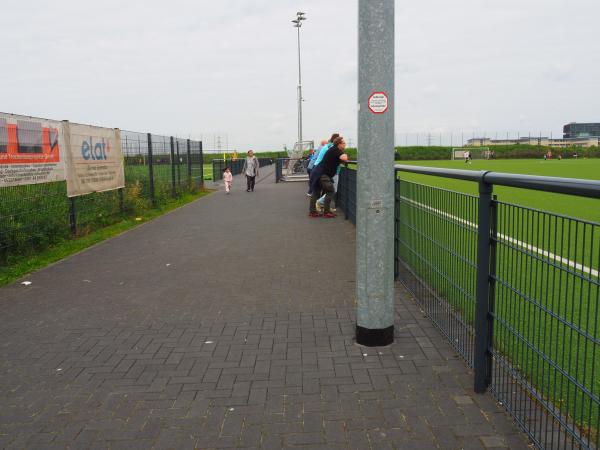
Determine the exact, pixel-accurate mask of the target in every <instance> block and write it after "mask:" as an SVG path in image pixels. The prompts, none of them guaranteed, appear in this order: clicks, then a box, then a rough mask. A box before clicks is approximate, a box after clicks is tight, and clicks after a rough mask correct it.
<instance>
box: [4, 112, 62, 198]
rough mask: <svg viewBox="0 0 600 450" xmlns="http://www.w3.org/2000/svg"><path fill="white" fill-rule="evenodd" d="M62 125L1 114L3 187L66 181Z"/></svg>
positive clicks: (55, 122) (49, 121)
mask: <svg viewBox="0 0 600 450" xmlns="http://www.w3.org/2000/svg"><path fill="white" fill-rule="evenodd" d="M63 137H64V134H63V126H62V122H57V121H52V120H45V119H35V118H33V117H27V116H17V115H13V114H5V113H0V188H1V187H7V186H19V185H25V184H37V183H49V182H51V181H62V180H64V179H65V165H64V160H63V154H62V151H63V149H64V139H63Z"/></svg>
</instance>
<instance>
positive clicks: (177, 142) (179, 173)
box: [175, 139, 181, 190]
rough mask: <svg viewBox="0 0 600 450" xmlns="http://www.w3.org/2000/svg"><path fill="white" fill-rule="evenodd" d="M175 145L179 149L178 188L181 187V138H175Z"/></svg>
mask: <svg viewBox="0 0 600 450" xmlns="http://www.w3.org/2000/svg"><path fill="white" fill-rule="evenodd" d="M175 147H176V149H177V189H179V190H180V189H181V156H180V154H179V139H176V140H175Z"/></svg>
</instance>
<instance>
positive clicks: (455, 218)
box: [400, 196, 600, 278]
mask: <svg viewBox="0 0 600 450" xmlns="http://www.w3.org/2000/svg"><path fill="white" fill-rule="evenodd" d="M400 199H401V200H402V201H404V202H407V203H412V204H413V205H416V206H418V207H419V208H422V209H425V210H428V211H432V212H434V213H435V214H437V215H438V216H441V217H445V218H447V219H451V220H453V221H455V222H458V223H461V224H463V225H466V226H467V227H469V228H472V229H473V230H477V224H475V223H473V222H469V221H468V220H465V219H461V218H460V217H458V216H454V215H452V214H449V213H447V212H444V211H442V210H440V209H436V208H433V207H431V206H428V205H425V204H423V203H419V202H416V201H414V200H411V199H409V198H406V197H403V196H400ZM498 239H499V240H503V241H506V242H509V243H511V244H514V245H516V246H518V247H521V248H524V249H525V250H528V251H530V252H533V253H537V254H538V255H542V256H545V257H547V258H548V259H550V260H552V261H554V262H559V263H560V264H562V265H564V266H567V267H571V268H573V269H575V270H579V271H580V272H583V273H586V274H588V275H592V276H594V277H596V278H598V277H599V276H600V273H599V272H598V271H597V270H596V269H592V268H591V267H587V266H584V265H583V264H579V263H576V262H575V261H571V260H570V259H567V258H563V257H562V256H559V255H555V254H554V253H552V252H549V251H548V250H544V249H541V248H538V247H535V246H533V245H531V244H528V243H527V242H522V241H519V240H517V239H515V238H513V237H510V236H507V235H505V234H502V233H498Z"/></svg>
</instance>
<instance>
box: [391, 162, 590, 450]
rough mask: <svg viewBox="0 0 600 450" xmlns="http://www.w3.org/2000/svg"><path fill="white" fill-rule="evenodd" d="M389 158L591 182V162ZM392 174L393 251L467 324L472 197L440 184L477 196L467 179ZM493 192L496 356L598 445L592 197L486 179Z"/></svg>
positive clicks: (471, 302)
mask: <svg viewBox="0 0 600 450" xmlns="http://www.w3.org/2000/svg"><path fill="white" fill-rule="evenodd" d="M399 163H402V164H410V165H419V166H430V167H447V168H455V169H469V170H490V171H497V172H506V173H522V174H528V175H544V176H558V177H568V178H582V179H595V180H600V160H599V159H590V160H583V159H582V160H562V161H559V160H551V161H543V160H499V161H498V160H495V161H488V160H475V161H473V162H472V164H465V163H464V161H411V162H406V163H405V162H399ZM399 176H400V179H401V180H403V181H406V182H407V183H402V184H401V187H400V191H401V196H402V198H403V202H402V206H401V208H402V209H401V212H400V220H401V222H402V226H401V227H400V230H401V231H400V243H401V244H400V248H399V253H400V256H401V258H402V260H403V261H405V262H406V263H407V264H408V266H409V267H411V269H412V270H413V271H414V272H415V273H416V274H417V275H418V277H419V278H420V279H421V280H423V281H424V282H425V283H427V285H428V286H429V289H430V292H435V293H436V296H437V297H438V298H440V299H445V301H447V302H448V303H449V304H450V305H452V307H453V309H454V310H456V311H460V313H461V317H462V318H463V319H465V320H466V322H467V323H468V324H472V322H473V317H474V305H475V300H474V298H475V297H474V295H475V261H476V250H477V233H476V222H477V202H476V199H474V198H470V197H469V196H464V195H462V194H455V193H453V192H449V191H455V192H462V193H466V194H473V195H477V191H478V186H477V183H474V182H468V181H460V180H452V179H446V178H440V177H431V176H427V175H420V174H410V173H406V172H400V175H399ZM414 182H416V183H419V184H415V183H414ZM423 184H425V185H429V186H434V187H437V188H444V190H440V189H430V188H427V187H424V186H422V185H423ZM494 193H495V194H496V195H497V196H498V200H499V201H500V202H501V203H500V205H499V207H498V224H497V227H498V228H497V233H498V234H497V256H496V258H495V264H496V266H495V275H494V276H495V279H496V280H497V281H496V283H495V289H496V290H495V297H494V298H495V311H494V317H495V322H494V323H495V325H494V326H495V334H494V348H495V351H496V358H499V357H502V358H505V359H506V360H507V361H509V363H510V370H511V371H512V372H513V373H514V375H513V376H515V377H516V378H517V379H520V380H523V381H524V380H526V382H527V383H531V384H532V385H533V386H535V390H536V392H538V393H540V395H541V396H542V397H541V398H540V400H547V401H548V402H549V404H550V405H551V406H550V408H555V407H557V408H560V409H561V411H564V412H566V413H567V414H568V416H569V417H570V418H572V419H573V420H574V422H575V423H576V424H577V426H578V427H579V429H580V430H581V433H582V434H583V435H585V436H587V437H588V439H590V440H592V441H593V442H598V428H599V424H600V408H599V403H598V402H597V400H594V399H596V397H595V395H597V394H596V393H597V392H599V391H600V377H598V376H597V374H598V373H600V345H598V342H599V341H598V339H600V322H599V320H600V319H599V316H598V314H599V311H600V309H599V307H600V304H599V303H598V299H599V298H600V297H599V295H600V290H599V289H600V287H599V284H598V271H599V270H600V267H599V266H600V258H599V257H598V256H599V252H598V249H599V248H600V233H599V231H600V199H588V198H579V197H575V196H570V195H562V194H551V193H546V192H539V191H532V190H526V189H517V188H507V187H502V186H495V187H494ZM507 203H509V204H514V205H521V206H525V207H528V208H534V209H537V210H542V211H549V212H553V213H558V214H560V215H565V216H570V217H574V218H577V219H585V220H587V221H590V222H593V223H595V224H593V223H585V222H581V221H578V220H570V219H563V218H561V217H556V216H554V215H552V214H546V213H541V212H536V211H533V210H530V209H528V208H520V207H513V206H511V205H508V204H507ZM498 373H502V372H498ZM511 383H512V382H511V381H508V382H506V384H504V385H502V386H500V388H503V389H506V390H507V392H508V393H510V392H511V391H514V390H515V389H514V388H512V385H511ZM590 393H592V394H590ZM513 394H514V392H513ZM564 412H563V414H564Z"/></svg>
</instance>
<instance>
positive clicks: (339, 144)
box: [309, 136, 348, 219]
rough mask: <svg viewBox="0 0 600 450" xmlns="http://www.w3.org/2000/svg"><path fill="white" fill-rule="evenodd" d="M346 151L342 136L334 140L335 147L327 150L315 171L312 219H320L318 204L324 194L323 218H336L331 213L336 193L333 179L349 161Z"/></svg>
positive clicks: (311, 200) (311, 207)
mask: <svg viewBox="0 0 600 450" xmlns="http://www.w3.org/2000/svg"><path fill="white" fill-rule="evenodd" d="M345 151H346V141H344V138H343V137H342V136H338V137H336V138H335V139H334V140H333V145H332V146H331V148H329V149H328V150H327V153H326V154H325V156H324V157H323V159H322V160H321V162H320V163H319V165H317V166H316V167H315V169H313V172H312V178H313V180H314V184H312V186H311V187H312V195H311V197H310V212H309V216H310V217H319V213H318V212H317V206H316V204H317V200H318V199H319V197H321V194H322V193H324V194H325V204H324V205H323V217H325V218H327V219H330V218H333V217H335V214H333V213H332V212H331V200H332V198H333V193H334V192H335V190H334V187H333V181H332V179H333V177H334V176H335V174H336V172H337V169H338V166H339V165H340V163H341V162H346V161H348V155H346V153H345ZM317 177H318V178H317Z"/></svg>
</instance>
